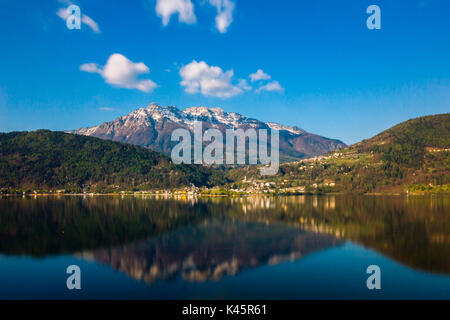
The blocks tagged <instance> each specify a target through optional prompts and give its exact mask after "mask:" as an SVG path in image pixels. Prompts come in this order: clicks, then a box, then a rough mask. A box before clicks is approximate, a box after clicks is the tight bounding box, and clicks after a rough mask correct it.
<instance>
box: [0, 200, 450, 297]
mask: <svg viewBox="0 0 450 320" xmlns="http://www.w3.org/2000/svg"><path fill="white" fill-rule="evenodd" d="M69 265H77V266H79V267H80V270H81V290H68V289H67V286H66V280H67V278H68V277H69V276H70V275H69V274H67V273H66V269H67V267H68V266H69ZM371 265H376V266H379V268H380V271H381V273H380V284H381V289H379V290H377V289H374V290H369V289H368V287H367V284H366V281H367V279H368V277H369V276H370V274H368V273H367V268H368V266H371ZM0 299H450V197H448V196H409V197H407V196H345V195H336V196H288V197H256V196H255V197H247V198H226V197H217V198H179V199H171V198H166V199H163V198H156V197H134V196H60V197H56V196H49V197H23V198H22V197H5V198H1V199H0Z"/></svg>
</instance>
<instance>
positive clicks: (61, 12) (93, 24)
mask: <svg viewBox="0 0 450 320" xmlns="http://www.w3.org/2000/svg"><path fill="white" fill-rule="evenodd" d="M60 2H63V3H65V4H66V5H67V6H70V5H71V4H72V3H71V2H70V1H60ZM56 15H57V16H58V17H60V18H61V19H63V20H64V21H66V20H67V18H68V17H69V12H67V8H60V9H58V11H57V12H56ZM81 22H82V23H84V24H85V25H87V26H88V27H89V28H91V29H92V31H94V32H95V33H101V31H100V28H99V27H98V24H97V22H95V21H94V20H93V19H92V18H91V17H89V16H87V15H85V14H84V13H82V14H81Z"/></svg>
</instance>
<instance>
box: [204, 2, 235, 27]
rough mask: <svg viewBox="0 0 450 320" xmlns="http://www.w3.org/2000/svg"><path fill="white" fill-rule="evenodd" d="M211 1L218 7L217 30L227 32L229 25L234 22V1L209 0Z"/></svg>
mask: <svg viewBox="0 0 450 320" xmlns="http://www.w3.org/2000/svg"><path fill="white" fill-rule="evenodd" d="M209 3H210V4H211V5H212V6H214V7H216V9H217V16H216V28H217V30H219V32H220V33H225V32H227V29H228V27H229V26H230V24H231V23H232V22H233V10H234V6H235V5H234V2H233V1H231V0H209Z"/></svg>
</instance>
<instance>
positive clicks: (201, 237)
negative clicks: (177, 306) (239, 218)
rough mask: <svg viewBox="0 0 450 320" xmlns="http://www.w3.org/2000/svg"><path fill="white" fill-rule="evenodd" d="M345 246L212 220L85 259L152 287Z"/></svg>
mask: <svg viewBox="0 0 450 320" xmlns="http://www.w3.org/2000/svg"><path fill="white" fill-rule="evenodd" d="M340 243H341V241H340V240H336V239H335V238H334V237H331V236H328V235H322V234H317V233H313V232H304V231H301V230H300V229H299V228H295V227H288V226H285V225H282V224H270V225H266V224H264V223H253V222H249V223H242V222H229V221H227V222H223V223H222V222H217V221H212V222H209V221H206V222H204V223H201V224H199V225H197V226H189V227H184V228H181V229H177V230H175V231H173V232H169V233H166V234H164V235H162V236H158V237H156V238H155V239H151V240H147V241H142V242H138V243H136V244H131V245H125V246H120V247H116V248H112V249H108V250H97V251H94V252H85V253H83V254H81V257H83V258H87V259H89V258H90V259H95V260H96V261H98V262H101V263H102V264H107V265H110V266H111V267H112V268H114V269H116V270H119V271H122V272H125V273H126V274H127V275H129V276H131V277H133V278H135V279H138V280H144V281H145V282H146V283H149V284H150V283H153V282H154V281H155V280H156V279H160V278H161V279H168V278H173V277H176V276H178V275H181V277H182V278H183V279H185V280H188V281H199V282H203V281H206V280H216V281H217V280H220V279H221V278H222V277H223V276H224V275H235V274H237V273H238V272H239V271H241V270H243V269H246V268H252V267H257V266H260V265H262V264H269V265H273V264H278V263H280V262H284V261H294V260H296V259H300V258H301V257H302V256H304V255H306V254H308V253H309V252H314V251H319V250H322V249H325V248H328V247H331V246H335V245H336V244H340Z"/></svg>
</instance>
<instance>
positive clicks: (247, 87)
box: [238, 79, 253, 91]
mask: <svg viewBox="0 0 450 320" xmlns="http://www.w3.org/2000/svg"><path fill="white" fill-rule="evenodd" d="M238 87H239V88H242V89H243V90H245V91H250V90H252V89H253V88H252V86H250V85H249V84H248V82H247V80H245V79H239V83H238Z"/></svg>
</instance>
